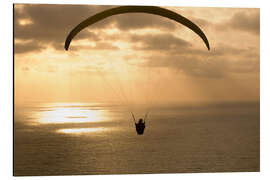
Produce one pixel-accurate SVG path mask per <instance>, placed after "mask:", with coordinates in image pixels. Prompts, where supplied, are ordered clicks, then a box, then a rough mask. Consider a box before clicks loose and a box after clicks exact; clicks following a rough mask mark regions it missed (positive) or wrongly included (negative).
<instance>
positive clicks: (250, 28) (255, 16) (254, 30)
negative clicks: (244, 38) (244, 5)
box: [213, 9, 260, 35]
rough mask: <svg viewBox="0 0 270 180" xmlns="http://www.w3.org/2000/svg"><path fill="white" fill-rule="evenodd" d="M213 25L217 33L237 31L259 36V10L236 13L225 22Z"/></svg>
mask: <svg viewBox="0 0 270 180" xmlns="http://www.w3.org/2000/svg"><path fill="white" fill-rule="evenodd" d="M213 25H214V26H215V27H216V29H217V30H219V31H224V30H237V31H243V32H248V33H251V34H253V35H260V11H259V9H250V10H249V11H247V10H246V9H245V11H244V10H242V11H238V12H237V13H235V14H233V15H232V16H231V18H230V19H229V20H227V21H226V22H224V23H219V24H213Z"/></svg>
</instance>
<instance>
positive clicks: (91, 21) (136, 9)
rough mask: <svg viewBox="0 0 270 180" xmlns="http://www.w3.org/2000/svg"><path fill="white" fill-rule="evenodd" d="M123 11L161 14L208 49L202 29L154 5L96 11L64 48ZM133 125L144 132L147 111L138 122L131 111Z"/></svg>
mask: <svg viewBox="0 0 270 180" xmlns="http://www.w3.org/2000/svg"><path fill="white" fill-rule="evenodd" d="M125 13H148V14H153V15H158V16H162V17H165V18H168V19H171V20H173V21H175V22H177V23H179V24H182V25H184V26H186V27H187V28H189V29H190V30H192V31H193V32H194V33H196V34H197V35H198V36H199V37H200V38H201V39H202V40H203V42H204V44H205V46H206V47H207V49H208V50H210V45H209V42H208V40H207V37H206V36H205V34H204V33H203V31H202V30H201V29H200V28H199V27H198V26H197V25H196V24H194V23H193V22H191V21H190V20H188V19H187V18H185V17H183V16H181V15H180V14H177V13H175V12H173V11H171V10H168V9H165V8H161V7H156V6H120V7H116V8H111V9H108V10H105V11H102V12H100V13H97V14H95V15H93V16H91V17H89V18H87V19H86V20H84V21H82V22H81V23H80V24H78V25H77V26H76V27H75V28H74V29H73V30H72V31H71V32H70V33H69V34H68V36H67V38H66V41H65V49H66V50H68V49H69V46H70V43H71V41H72V39H73V38H74V37H75V36H76V35H77V34H78V33H79V32H80V31H82V30H83V29H84V28H86V27H88V26H90V25H92V24H95V23H97V22H99V21H101V20H103V19H105V18H107V17H110V16H113V15H118V14H125ZM131 114H132V117H133V120H134V123H135V126H136V131H137V134H138V135H142V134H143V133H144V129H145V120H146V118H147V114H148V112H147V113H146V114H145V118H144V119H142V118H141V119H139V121H138V122H136V119H135V117H134V114H133V113H132V112H131Z"/></svg>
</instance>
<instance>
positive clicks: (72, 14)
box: [14, 4, 108, 51]
mask: <svg viewBox="0 0 270 180" xmlns="http://www.w3.org/2000/svg"><path fill="white" fill-rule="evenodd" d="M15 7H16V5H15ZM106 8H108V6H80V5H42V4H41V5H40V4H39V5H23V9H21V10H18V9H16V8H15V11H14V37H15V39H19V40H34V41H36V42H39V44H43V45H44V46H43V48H46V46H48V45H53V47H55V48H56V49H59V48H60V45H62V49H64V41H65V38H66V36H67V35H68V33H69V31H70V30H71V29H72V28H73V27H74V26H75V25H77V24H78V23H79V22H81V21H82V20H84V19H86V18H87V17H89V16H90V15H93V14H94V13H95V12H97V11H100V10H103V9H106ZM22 19H29V20H31V22H32V23H31V24H28V25H21V24H20V20H22ZM76 39H92V40H95V41H97V40H99V39H98V37H97V36H95V34H93V32H88V31H82V32H81V33H79V35H78V37H76ZM45 45H46V46H45ZM28 51H30V49H28Z"/></svg>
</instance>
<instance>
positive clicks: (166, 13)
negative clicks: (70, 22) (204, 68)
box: [65, 6, 210, 50]
mask: <svg viewBox="0 0 270 180" xmlns="http://www.w3.org/2000/svg"><path fill="white" fill-rule="evenodd" d="M124 13H148V14H154V15H159V16H163V17H166V18H169V19H171V20H174V21H176V22H178V23H180V24H183V25H184V26H186V27H188V28H189V29H191V30H192V31H194V32H195V33H196V34H198V35H199V36H200V37H201V38H202V40H203V41H204V43H205V45H206V47H207V48H208V50H210V46H209V42H208V40H207V38H206V36H205V34H204V33H203V31H202V30H201V29H200V28H199V27H198V26H197V25H196V24H194V23H193V22H191V21H190V20H188V19H187V18H185V17H183V16H181V15H180V14H177V13H175V12H173V11H170V10H168V9H164V8H161V7H155V6H120V7H116V8H112V9H108V10H105V11H103V12H100V13H98V14H96V15H94V16H91V17H89V18H88V19H86V20H84V21H83V22H81V23H80V24H79V25H77V26H76V27H75V28H74V29H73V30H72V31H71V32H70V33H69V35H68V36H67V38H66V42H65V49H66V50H68V48H69V45H70V42H71V40H72V39H73V38H74V37H75V36H76V35H77V34H78V33H79V32H80V31H81V30H83V29H84V28H86V27H87V26H90V25H92V24H94V23H96V22H98V21H101V20H103V19H105V18H107V17H110V16H112V15H117V14H124Z"/></svg>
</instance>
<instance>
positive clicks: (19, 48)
mask: <svg viewBox="0 0 270 180" xmlns="http://www.w3.org/2000/svg"><path fill="white" fill-rule="evenodd" d="M44 48H45V47H44V45H42V44H40V43H38V42H37V41H30V42H25V43H22V42H20V43H15V45H14V53H15V54H22V53H29V52H40V51H42V50H43V49H44Z"/></svg>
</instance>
